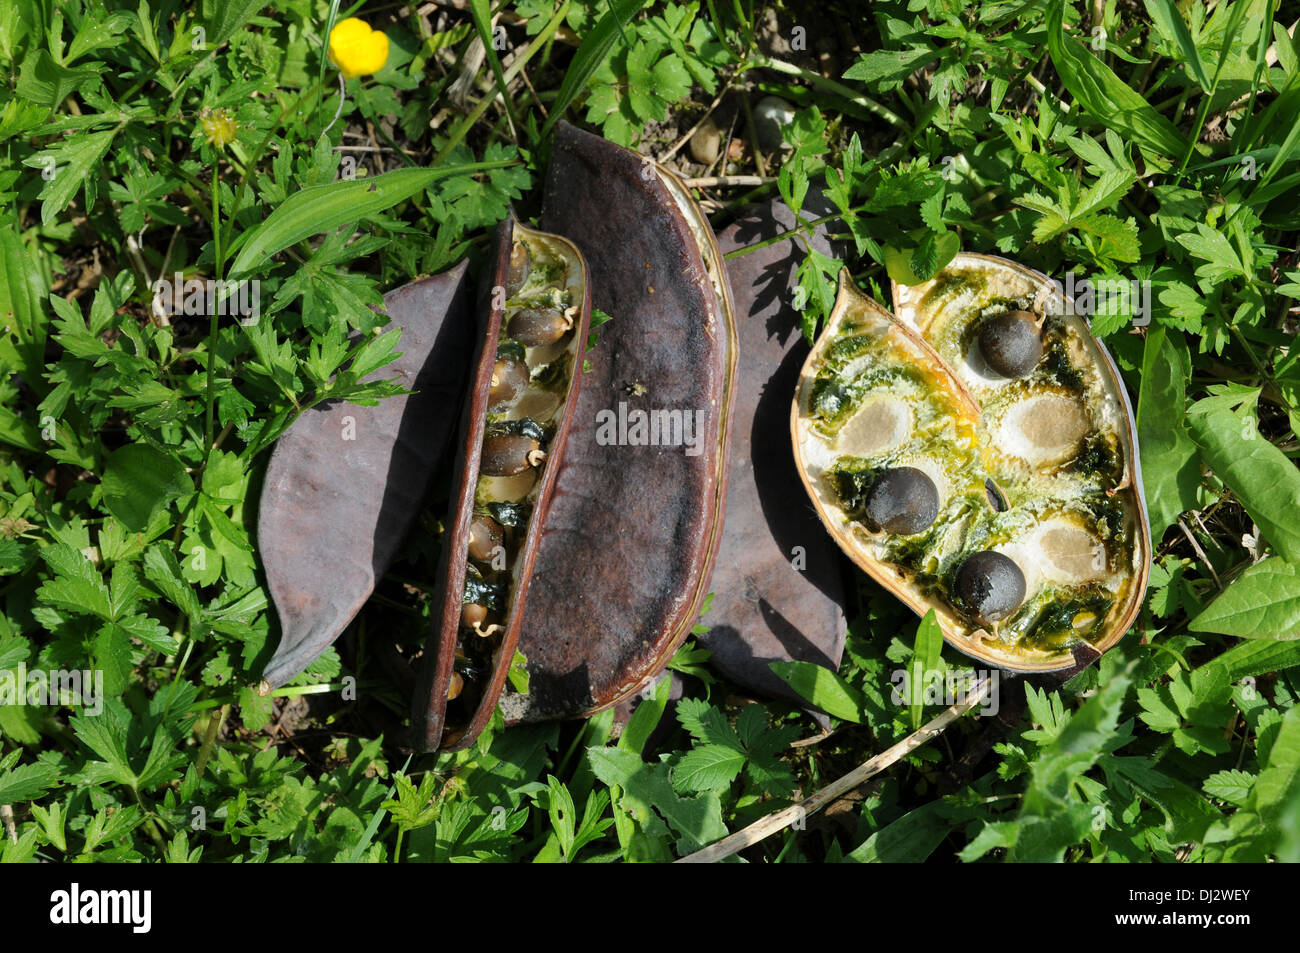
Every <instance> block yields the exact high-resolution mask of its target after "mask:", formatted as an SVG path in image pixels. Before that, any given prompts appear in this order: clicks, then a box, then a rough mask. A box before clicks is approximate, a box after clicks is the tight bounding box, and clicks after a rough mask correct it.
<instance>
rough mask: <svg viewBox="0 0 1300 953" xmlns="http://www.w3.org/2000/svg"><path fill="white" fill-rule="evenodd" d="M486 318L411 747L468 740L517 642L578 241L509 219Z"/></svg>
mask: <svg viewBox="0 0 1300 953" xmlns="http://www.w3.org/2000/svg"><path fill="white" fill-rule="evenodd" d="M482 297H483V298H484V307H483V308H482V313H483V315H484V320H483V326H482V327H481V329H480V338H479V351H478V356H477V359H476V362H475V363H476V369H475V372H474V377H473V380H472V382H471V385H470V386H471V389H470V391H469V394H468V396H467V399H466V403H465V408H464V412H463V416H462V420H461V440H460V457H459V459H458V462H457V468H456V472H455V475H454V477H453V482H452V486H453V488H454V497H453V499H452V502H451V511H450V514H449V516H448V518H447V536H446V539H445V540H444V543H443V551H442V557H441V563H440V566H439V571H438V586H437V589H436V592H435V595H434V601H433V605H434V614H433V619H432V625H431V628H430V632H429V638H428V642H427V645H426V647H425V652H424V659H423V665H422V670H421V675H420V680H419V686H418V688H417V690H416V693H415V697H414V699H413V706H412V724H413V726H414V729H415V742H416V745H417V746H418V747H419V748H420V749H421V750H425V751H432V750H434V749H437V748H442V749H444V750H454V749H457V748H461V747H465V746H467V745H469V744H470V743H472V742H473V740H474V739H475V738H476V737H477V736H478V734H479V733H480V732H481V731H482V730H483V728H484V726H485V725H486V724H487V722H488V719H489V718H490V717H491V715H492V712H493V711H494V710H495V708H496V704H497V699H498V697H499V696H500V694H501V691H502V688H503V686H504V685H505V682H506V676H507V673H508V671H509V668H510V664H511V661H512V660H513V658H514V654H515V649H516V646H517V644H518V641H519V632H520V625H521V622H522V619H523V609H524V606H525V605H526V604H527V600H528V594H529V584H530V580H531V578H532V573H533V565H534V561H535V559H536V557H537V549H538V544H539V542H540V538H541V528H542V527H543V526H544V525H547V512H548V510H549V508H550V506H551V504H552V502H553V500H552V489H553V487H554V486H555V483H556V476H557V466H556V462H557V461H559V460H560V459H562V455H563V453H564V448H565V443H566V440H567V439H568V433H569V429H570V423H571V421H572V419H573V415H574V407H575V403H576V396H577V394H578V393H579V381H580V380H581V377H582V374H581V370H582V360H583V352H584V350H585V348H586V342H587V329H588V325H589V320H590V315H591V290H590V286H589V281H588V273H587V265H586V262H585V261H584V259H583V256H582V253H581V252H579V251H578V249H577V247H576V246H575V245H574V244H573V243H571V242H569V241H567V240H565V239H564V238H561V237H559V236H556V235H550V234H546V233H544V232H539V231H534V230H533V229H531V228H527V227H525V226H524V225H521V224H520V223H519V222H517V221H515V220H514V218H513V217H512V218H511V219H509V220H507V221H505V222H503V223H502V224H501V226H500V228H499V229H498V231H497V256H496V260H495V262H494V263H492V265H491V266H490V267H489V268H488V270H487V272H486V273H485V275H484V281H483V287H482Z"/></svg>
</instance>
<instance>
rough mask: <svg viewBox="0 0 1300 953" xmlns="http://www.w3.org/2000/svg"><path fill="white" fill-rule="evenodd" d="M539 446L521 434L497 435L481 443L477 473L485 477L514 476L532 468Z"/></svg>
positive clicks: (530, 438)
mask: <svg viewBox="0 0 1300 953" xmlns="http://www.w3.org/2000/svg"><path fill="white" fill-rule="evenodd" d="M539 449H540V445H539V444H538V443H537V441H536V440H534V439H533V438H532V437H525V436H524V435H523V434H498V435H497V436H495V437H488V438H487V439H486V440H484V441H483V459H482V462H481V463H480V464H479V471H480V472H481V473H483V474H484V475H485V476H515V475H516V474H519V473H523V472H524V471H525V470H527V469H528V468H529V467H531V466H534V465H535V463H534V460H535V458H534V457H533V456H532V455H533V454H535V453H536V452H537V451H538V450H539Z"/></svg>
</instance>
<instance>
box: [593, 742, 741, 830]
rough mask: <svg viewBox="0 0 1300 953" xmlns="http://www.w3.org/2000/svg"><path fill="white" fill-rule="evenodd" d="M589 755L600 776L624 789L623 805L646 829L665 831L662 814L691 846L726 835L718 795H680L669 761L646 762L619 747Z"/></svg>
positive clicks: (594, 750)
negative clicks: (668, 765) (661, 818)
mask: <svg viewBox="0 0 1300 953" xmlns="http://www.w3.org/2000/svg"><path fill="white" fill-rule="evenodd" d="M587 759H588V761H589V762H590V764H591V768H592V772H593V773H594V774H595V775H596V777H597V778H599V779H600V780H601V781H602V782H604V783H605V784H608V785H617V786H618V787H619V788H621V789H622V792H623V797H622V803H623V805H624V806H625V807H627V808H628V809H630V810H631V812H632V815H633V816H634V817H635V818H636V820H637V823H638V824H639V825H640V826H641V828H642V830H644V831H646V833H648V834H651V835H654V834H664V833H666V829H665V826H664V822H663V820H660V815H662V817H663V819H664V820H666V821H667V822H668V824H669V825H671V827H672V829H673V830H675V831H676V832H678V833H679V834H681V835H683V838H684V842H685V843H684V846H686V847H687V848H689V849H692V850H694V849H697V848H699V847H703V846H704V845H705V844H709V843H712V842H713V841H715V840H718V839H719V838H722V837H725V836H726V835H727V828H726V825H725V824H723V822H722V805H721V803H720V802H719V801H718V797H717V795H716V794H713V793H711V792H709V793H705V794H701V795H699V796H698V797H693V798H681V797H678V795H677V792H676V791H674V790H673V787H672V784H671V783H670V782H669V779H668V767H667V765H664V764H657V765H650V764H646V763H645V762H644V761H642V760H641V757H640V756H639V755H637V754H635V753H633V752H631V751H625V750H622V749H620V748H588V749H587Z"/></svg>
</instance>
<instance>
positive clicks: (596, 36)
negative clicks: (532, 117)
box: [542, 0, 647, 137]
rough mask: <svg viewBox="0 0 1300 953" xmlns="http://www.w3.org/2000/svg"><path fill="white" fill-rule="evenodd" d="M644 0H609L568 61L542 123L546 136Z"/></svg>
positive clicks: (586, 82) (602, 60) (576, 96)
mask: <svg viewBox="0 0 1300 953" xmlns="http://www.w3.org/2000/svg"><path fill="white" fill-rule="evenodd" d="M646 2H647V0H611V2H609V3H608V6H609V10H608V12H607V13H606V14H605V15H604V16H602V17H601V18H600V22H599V23H597V24H596V25H595V26H594V27H593V28H592V29H591V30H590V32H588V33H587V35H586V36H585V37H584V38H583V40H582V45H581V46H580V47H578V52H577V53H575V54H573V59H572V60H570V61H569V68H568V69H567V70H566V71H565V73H564V80H563V82H561V83H560V91H559V92H558V93H556V95H555V102H554V103H553V104H552V106H551V113H550V115H549V116H548V117H547V118H546V122H545V124H544V125H543V126H542V136H543V137H545V136H546V135H547V134H548V133H549V132H550V131H551V127H553V126H554V125H555V124H556V122H558V121H559V120H560V119H562V118H563V117H564V114H565V112H566V111H567V110H568V108H569V106H571V105H572V104H573V101H574V100H575V99H577V98H578V97H579V96H581V95H582V93H583V92H584V91H585V90H586V89H587V84H588V83H589V82H590V81H591V77H592V76H594V75H595V74H596V70H598V69H600V67H601V64H602V63H604V62H605V58H606V57H607V56H609V52H610V50H611V49H613V47H614V44H615V43H616V42H617V41H618V39H619V38H620V37H621V36H622V35H623V31H624V29H625V28H626V27H627V25H628V24H629V23H631V22H632V18H633V17H635V16H636V15H637V13H639V12H640V10H641V8H642V7H644V6H645V5H646Z"/></svg>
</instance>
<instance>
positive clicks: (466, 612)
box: [460, 602, 488, 629]
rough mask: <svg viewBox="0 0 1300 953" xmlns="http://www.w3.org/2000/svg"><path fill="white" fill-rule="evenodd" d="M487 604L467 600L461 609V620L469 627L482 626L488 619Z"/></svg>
mask: <svg viewBox="0 0 1300 953" xmlns="http://www.w3.org/2000/svg"><path fill="white" fill-rule="evenodd" d="M487 614H488V610H487V606H484V605H479V604H478V603H477V602H467V603H465V605H464V606H462V607H461V610H460V621H461V622H462V623H464V625H465V627H466V628H468V629H474V628H478V627H479V626H481V625H482V624H483V623H484V622H485V621H486V620H487Z"/></svg>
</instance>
